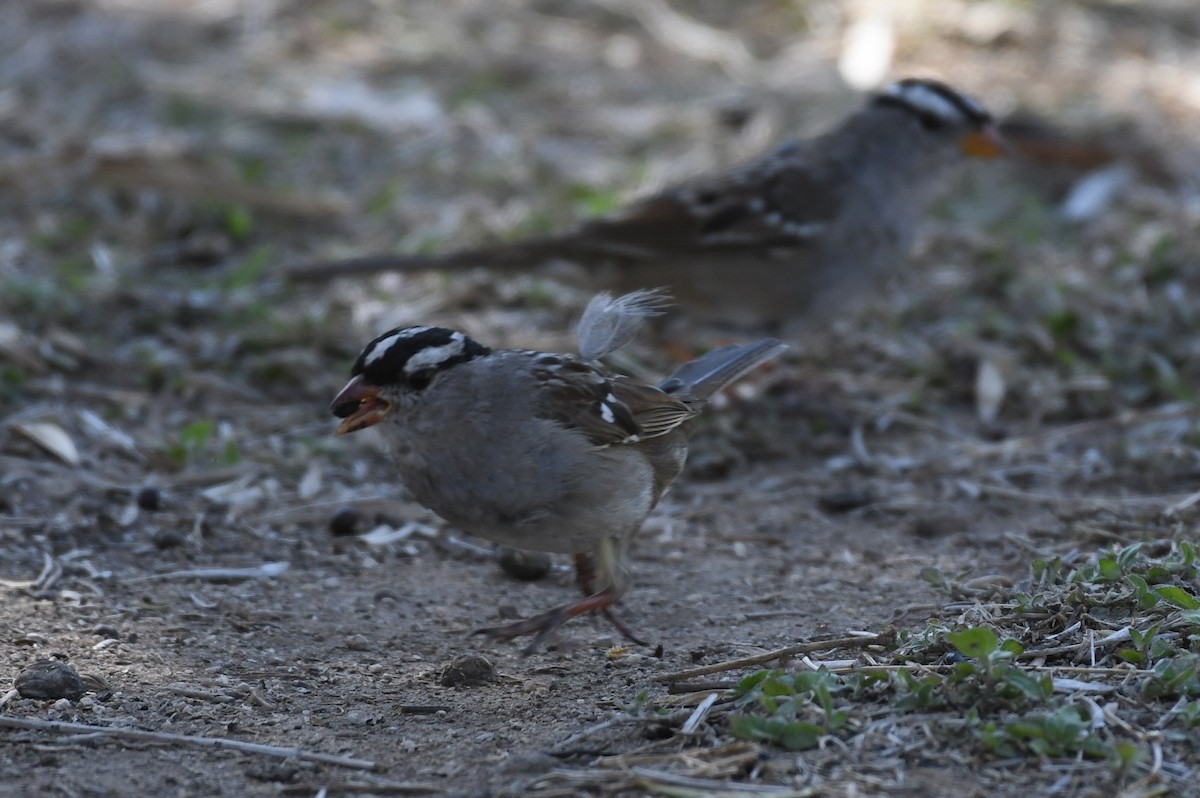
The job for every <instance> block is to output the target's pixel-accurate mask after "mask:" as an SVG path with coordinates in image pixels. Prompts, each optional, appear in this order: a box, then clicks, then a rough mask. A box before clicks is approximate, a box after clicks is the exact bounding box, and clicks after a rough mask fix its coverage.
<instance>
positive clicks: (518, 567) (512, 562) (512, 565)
mask: <svg viewBox="0 0 1200 798" xmlns="http://www.w3.org/2000/svg"><path fill="white" fill-rule="evenodd" d="M496 561H497V562H499V563H500V570H502V571H504V573H506V574H508V575H509V576H511V577H513V578H514V579H520V580H522V581H525V582H532V581H534V580H536V579H541V578H542V577H543V576H545V575H546V574H548V573H550V566H551V560H550V555H549V554H546V553H545V552H544V551H525V550H524V549H510V548H508V547H507V546H506V547H504V548H503V549H501V550H500V555H499V556H498V557H497V558H496Z"/></svg>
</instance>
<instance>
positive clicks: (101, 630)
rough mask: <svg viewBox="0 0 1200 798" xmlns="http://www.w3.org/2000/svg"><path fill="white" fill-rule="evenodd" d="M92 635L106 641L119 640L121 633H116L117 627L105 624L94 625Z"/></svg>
mask: <svg viewBox="0 0 1200 798" xmlns="http://www.w3.org/2000/svg"><path fill="white" fill-rule="evenodd" d="M92 634H94V635H96V636H97V637H103V638H106V639H108V640H120V639H121V633H120V632H118V631H117V627H115V626H113V625H112V624H107V623H100V624H96V628H95V629H93V630H92Z"/></svg>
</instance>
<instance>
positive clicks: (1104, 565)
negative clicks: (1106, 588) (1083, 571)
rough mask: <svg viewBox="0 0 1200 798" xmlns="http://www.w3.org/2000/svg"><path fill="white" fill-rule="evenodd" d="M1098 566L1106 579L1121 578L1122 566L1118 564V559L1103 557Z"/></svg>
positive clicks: (1101, 574)
mask: <svg viewBox="0 0 1200 798" xmlns="http://www.w3.org/2000/svg"><path fill="white" fill-rule="evenodd" d="M1096 568H1097V569H1098V570H1099V572H1100V578H1101V579H1103V580H1105V581H1109V582H1115V581H1116V580H1118V579H1120V578H1121V566H1119V565H1117V561H1116V560H1112V559H1109V558H1108V557H1102V558H1101V559H1100V562H1098V563H1096Z"/></svg>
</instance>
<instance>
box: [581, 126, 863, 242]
mask: <svg viewBox="0 0 1200 798" xmlns="http://www.w3.org/2000/svg"><path fill="white" fill-rule="evenodd" d="M814 143H815V142H790V143H788V144H785V145H783V146H782V147H780V148H778V149H776V150H775V151H773V152H771V153H770V154H768V155H766V156H763V157H762V158H760V159H758V160H756V161H753V162H751V163H749V164H747V165H745V166H743V167H741V168H739V169H736V170H734V171H731V172H727V173H724V174H721V175H717V176H714V177H711V178H700V179H697V180H693V181H691V182H689V183H684V184H682V185H679V186H676V187H673V188H670V189H667V190H666V191H664V192H662V193H660V194H656V195H654V196H652V197H649V198H647V199H645V200H643V201H641V202H639V203H637V204H635V205H633V206H632V207H630V208H629V209H628V210H626V211H624V212H622V213H620V214H618V215H616V216H614V217H611V218H606V219H599V220H596V221H593V222H589V223H587V224H585V225H583V226H582V227H581V228H580V229H579V231H578V232H579V239H578V241H579V248H580V249H581V250H588V251H590V252H593V253H599V252H603V253H606V254H610V255H615V256H623V257H648V256H651V255H653V254H654V253H655V252H663V251H666V250H676V251H686V250H689V249H697V248H702V249H704V250H705V251H712V250H713V249H714V248H729V249H732V250H736V249H738V248H742V247H746V248H752V249H755V250H761V249H763V248H766V249H778V250H781V251H787V250H792V249H796V248H798V247H804V246H809V245H811V243H812V240H813V238H814V237H816V236H817V235H819V234H820V233H821V231H822V230H823V229H824V228H825V226H826V225H827V224H828V223H829V222H830V221H832V220H833V219H835V218H837V216H838V215H839V213H840V211H841V206H842V204H843V202H844V201H845V188H844V186H845V185H846V182H847V181H846V179H845V176H844V175H843V174H841V171H842V170H840V169H838V168H837V167H836V166H835V165H834V164H833V163H831V162H824V161H817V160H814V159H813V158H812V157H811V156H810V155H809V153H811V152H812V151H813V144H814Z"/></svg>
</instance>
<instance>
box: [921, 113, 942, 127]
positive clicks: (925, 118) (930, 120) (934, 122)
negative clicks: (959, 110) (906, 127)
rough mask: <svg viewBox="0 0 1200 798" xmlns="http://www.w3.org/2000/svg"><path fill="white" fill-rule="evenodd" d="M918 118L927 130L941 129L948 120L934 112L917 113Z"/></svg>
mask: <svg viewBox="0 0 1200 798" xmlns="http://www.w3.org/2000/svg"><path fill="white" fill-rule="evenodd" d="M917 119H918V120H919V121H920V122H921V127H923V128H925V129H926V130H941V129H942V128H944V127H945V126H946V120H944V119H942V118H941V117H940V116H936V115H934V114H917Z"/></svg>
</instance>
